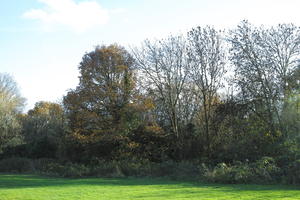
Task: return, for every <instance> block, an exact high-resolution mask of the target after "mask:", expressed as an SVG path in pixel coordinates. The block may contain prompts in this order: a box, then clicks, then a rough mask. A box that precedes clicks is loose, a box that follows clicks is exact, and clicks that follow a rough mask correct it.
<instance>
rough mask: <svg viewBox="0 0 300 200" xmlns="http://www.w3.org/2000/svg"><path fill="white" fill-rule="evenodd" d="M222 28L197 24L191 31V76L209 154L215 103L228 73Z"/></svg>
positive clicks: (189, 35) (189, 38) (189, 46)
mask: <svg viewBox="0 0 300 200" xmlns="http://www.w3.org/2000/svg"><path fill="white" fill-rule="evenodd" d="M221 37H222V36H221V34H220V32H218V31H216V30H215V29H213V28H211V27H206V28H201V27H197V28H194V29H192V30H191V31H190V32H189V33H188V41H189V43H188V44H189V45H188V55H189V59H190V70H189V77H190V79H191V80H192V81H193V83H194V84H195V86H196V88H195V89H196V92H197V95H198V99H199V100H200V107H198V114H199V116H198V117H199V119H200V125H201V126H200V127H201V129H202V130H204V135H205V140H206V141H205V143H206V152H207V153H208V154H209V151H210V146H211V143H212V136H213V132H212V131H211V129H212V127H211V126H212V123H211V122H212V118H213V112H214V106H215V105H216V104H218V101H219V97H218V91H219V89H221V88H222V80H223V77H224V75H225V72H226V71H225V59H226V58H225V48H224V47H225V45H224V42H223V40H222V38H221Z"/></svg>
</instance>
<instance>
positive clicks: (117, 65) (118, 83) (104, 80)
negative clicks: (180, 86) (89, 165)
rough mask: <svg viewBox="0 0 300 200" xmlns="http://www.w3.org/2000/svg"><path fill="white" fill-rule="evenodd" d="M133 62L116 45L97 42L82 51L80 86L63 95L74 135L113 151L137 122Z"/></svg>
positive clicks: (125, 52) (126, 53) (137, 100)
mask: <svg viewBox="0 0 300 200" xmlns="http://www.w3.org/2000/svg"><path fill="white" fill-rule="evenodd" d="M133 66H134V59H133V58H132V57H131V55H130V54H129V53H128V52H127V51H126V50H125V49H124V48H123V47H120V46H118V45H110V46H100V47H97V48H96V49H95V50H94V51H92V52H90V53H87V54H85V55H84V57H83V59H82V62H81V63H80V66H79V70H80V83H79V86H77V88H76V89H75V90H71V91H69V92H68V94H67V96H65V97H64V106H65V108H66V113H67V117H68V119H69V125H70V129H71V132H72V134H73V135H74V136H76V137H77V138H78V139H80V140H82V141H86V142H92V143H93V144H97V145H104V146H102V147H103V148H102V150H103V151H112V150H113V149H114V148H115V147H116V146H117V145H119V141H120V140H122V138H123V139H124V137H125V136H126V135H127V134H128V133H129V132H130V131H131V130H132V129H133V128H134V127H136V126H137V123H138V122H137V120H136V115H135V113H134V109H135V108H136V106H135V103H138V102H139V99H138V98H137V97H136V93H135V90H134V88H135V80H134V71H133ZM97 141H98V142H97ZM105 143H106V144H105ZM105 145H108V146H105ZM98 147H99V146H98ZM98 147H97V148H98ZM99 148H100V147H99ZM99 148H98V150H99ZM98 150H97V151H98ZM99 151H100V150H99ZM102 153H103V154H105V152H102ZM106 153H107V154H109V152H106ZM100 154H101V152H100Z"/></svg>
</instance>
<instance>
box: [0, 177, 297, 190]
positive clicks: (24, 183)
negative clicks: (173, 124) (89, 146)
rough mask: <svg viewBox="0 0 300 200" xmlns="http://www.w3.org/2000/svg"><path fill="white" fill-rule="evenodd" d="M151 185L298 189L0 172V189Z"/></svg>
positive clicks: (161, 187) (274, 186)
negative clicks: (58, 176)
mask: <svg viewBox="0 0 300 200" xmlns="http://www.w3.org/2000/svg"><path fill="white" fill-rule="evenodd" d="M145 185H149V186H153V187H159V188H160V189H169V190H171V189H182V190H184V189H185V188H186V189H188V188H198V187H199V188H200V187H201V188H203V189H205V188H207V189H209V190H218V191H223V192H231V191H237V190H239V191H271V190H272V191H274V190H286V191H291V190H299V189H300V187H299V186H287V185H238V184H236V185H235V184H206V183H199V182H188V181H172V180H167V179H152V178H82V179H67V178H52V177H42V176H35V175H16V174H0V190H1V189H20V188H37V187H57V186H64V187H72V186H103V187H104V186H105V187H113V186H145Z"/></svg>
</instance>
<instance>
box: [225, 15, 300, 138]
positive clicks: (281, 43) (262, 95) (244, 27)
mask: <svg viewBox="0 0 300 200" xmlns="http://www.w3.org/2000/svg"><path fill="white" fill-rule="evenodd" d="M229 41H230V43H231V45H232V46H231V53H232V54H231V60H232V62H233V64H234V66H235V82H236V85H237V86H238V88H239V90H240V94H241V96H242V99H243V100H244V101H247V102H251V104H252V110H253V111H254V112H255V113H256V114H257V116H259V117H260V119H261V120H264V121H265V122H266V123H267V124H268V127H269V131H270V132H271V133H272V135H273V136H274V135H275V134H276V127H277V124H278V125H279V128H280V129H281V131H284V125H283V123H282V119H281V112H282V110H283V105H284V102H285V99H286V97H287V96H288V94H289V90H290V89H289V86H288V80H287V77H288V75H289V74H290V73H291V72H292V71H293V70H295V69H296V67H297V66H299V59H300V54H299V53H300V29H299V28H297V27H295V26H294V25H291V24H283V25H278V26H277V27H271V28H264V27H259V28H257V27H253V26H252V25H251V24H249V23H248V22H247V21H243V22H242V23H241V24H240V25H239V26H238V28H237V29H236V30H233V31H231V37H230V39H229Z"/></svg>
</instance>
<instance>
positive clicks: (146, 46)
mask: <svg viewBox="0 0 300 200" xmlns="http://www.w3.org/2000/svg"><path fill="white" fill-rule="evenodd" d="M133 53H134V56H135V59H136V62H137V68H138V70H139V72H140V73H142V75H141V77H142V79H143V83H144V85H145V86H146V87H145V90H147V91H151V92H150V95H151V94H152V95H153V96H156V98H155V100H154V102H155V106H156V109H159V110H158V112H157V114H158V117H159V118H162V119H163V120H164V122H165V124H166V125H167V126H168V127H170V128H171V131H172V133H173V134H174V135H175V137H177V138H179V137H180V136H181V134H182V131H181V128H182V127H180V121H181V120H182V119H183V118H182V117H183V113H182V112H181V111H182V110H183V109H181V106H182V105H183V104H182V103H180V101H181V100H182V99H183V98H184V95H183V92H184V88H185V86H186V85H185V84H186V82H187V74H188V73H187V72H188V59H187V53H186V40H185V38H184V37H182V36H170V37H168V38H167V39H162V40H159V41H155V42H150V41H148V40H146V41H145V42H144V43H143V46H142V48H141V49H140V50H137V49H136V50H135V51H134V52H133ZM190 114H192V113H190ZM166 119H167V121H166ZM186 119H189V118H186ZM163 120H162V121H163ZM166 122H167V123H166Z"/></svg>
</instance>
